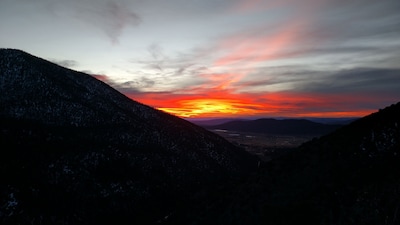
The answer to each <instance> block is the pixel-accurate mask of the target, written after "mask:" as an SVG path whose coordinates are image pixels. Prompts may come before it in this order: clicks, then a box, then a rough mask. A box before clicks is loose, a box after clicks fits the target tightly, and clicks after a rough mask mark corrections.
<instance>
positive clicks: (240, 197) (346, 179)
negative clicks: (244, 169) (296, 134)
mask: <svg viewBox="0 0 400 225" xmlns="http://www.w3.org/2000/svg"><path fill="white" fill-rule="evenodd" d="M399 115H400V103H397V104H395V105H392V106H390V107H387V108H385V109H382V110H380V111H379V112H376V113H373V114H371V115H369V116H367V117H364V118H361V119H359V120H357V121H354V122H353V123H351V124H349V125H347V126H344V127H342V128H340V129H338V130H337V131H335V132H333V133H331V134H329V135H326V136H323V137H321V138H319V139H314V140H312V141H310V142H307V143H305V144H303V145H302V146H300V147H299V148H298V149H297V150H294V151H292V152H291V153H289V154H287V155H284V156H282V157H281V158H278V159H275V160H273V161H271V162H270V163H269V164H267V166H266V167H265V168H263V169H262V172H260V173H259V174H258V175H256V176H254V177H251V178H250V180H249V181H248V182H247V183H245V184H243V185H239V186H238V187H237V188H234V189H232V190H230V191H227V192H226V194H225V195H223V196H219V197H216V198H215V199H214V201H212V202H209V201H207V202H204V203H203V204H204V205H202V206H199V207H198V208H196V209H194V210H192V211H189V212H185V213H184V215H189V216H188V217H191V218H196V220H195V221H196V222H194V223H193V219H191V218H189V219H188V220H187V221H190V223H186V222H187V221H185V219H182V218H180V219H177V223H179V222H181V221H184V222H183V223H186V224H196V223H197V222H198V223H200V224H275V225H276V224H285V225H287V224H337V225H339V224H346V225H347V224H371V225H372V224H399V223H400V126H399V125H400V116H399ZM205 205H207V207H206V206H205ZM210 205H212V206H210ZM203 208H206V209H203ZM199 211H200V213H199ZM191 213H193V214H194V215H192V214H191ZM199 214H200V215H201V216H196V215H199Z"/></svg>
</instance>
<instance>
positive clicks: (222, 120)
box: [186, 117, 359, 127]
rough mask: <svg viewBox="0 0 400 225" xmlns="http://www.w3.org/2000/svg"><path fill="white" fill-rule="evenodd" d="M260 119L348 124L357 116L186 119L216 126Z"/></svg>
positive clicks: (200, 124) (201, 124)
mask: <svg viewBox="0 0 400 225" xmlns="http://www.w3.org/2000/svg"><path fill="white" fill-rule="evenodd" d="M258 119H276V120H286V119H304V120H309V121H311V122H316V123H322V124H336V125H346V124H349V123H351V122H353V121H355V120H356V119H359V118H356V117H339V118H323V117H306V118H293V117H279V118H250V117H246V118H215V119H205V118H202V119H198V118H188V119H186V120H188V121H190V122H192V123H194V124H197V125H199V126H203V127H204V126H216V125H221V124H223V123H227V122H232V121H252V120H258Z"/></svg>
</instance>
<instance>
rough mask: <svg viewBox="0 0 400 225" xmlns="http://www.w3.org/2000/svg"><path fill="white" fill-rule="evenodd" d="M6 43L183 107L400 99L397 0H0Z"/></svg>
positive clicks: (363, 110) (327, 109)
mask: <svg viewBox="0 0 400 225" xmlns="http://www.w3.org/2000/svg"><path fill="white" fill-rule="evenodd" d="M0 48H17V49H21V50H24V51H26V52H28V53H30V54H33V55H36V56H38V57H41V58H44V59H47V60H50V61H52V62H55V63H57V64H59V65H62V66H65V67H68V68H71V69H74V70H77V71H83V72H86V73H89V74H91V75H94V76H95V77H97V78H98V79H100V80H102V81H104V82H106V83H108V84H109V85H111V86H112V87H114V88H116V89H117V90H119V91H121V92H122V93H124V94H125V95H127V96H128V97H130V98H132V99H134V100H137V101H139V102H142V103H144V104H147V105H150V106H153V107H156V108H159V109H161V110H164V111H167V112H170V113H172V114H175V115H178V116H181V117H190V118H202V117H207V118H208V117H249V116H251V117H358V116H365V115H367V114H369V113H371V112H374V111H376V110H378V109H379V108H383V107H385V106H388V105H390V104H393V103H396V102H398V101H400V1H399V0H279V1H278V0H264V1H263V0H247V1H246V0H168V1H167V0H104V1H103V0H35V1H33V0H0Z"/></svg>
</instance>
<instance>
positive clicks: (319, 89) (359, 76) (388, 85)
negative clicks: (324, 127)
mask: <svg viewBox="0 0 400 225" xmlns="http://www.w3.org/2000/svg"><path fill="white" fill-rule="evenodd" d="M399 84H400V69H380V68H354V69H349V70H341V71H338V72H335V73H332V74H330V75H327V76H320V77H316V76H314V77H313V79H310V80H309V81H308V82H302V83H299V84H297V85H296V87H295V89H296V90H298V91H305V92H313V93H316V94H318V93H370V94H372V93H386V94H392V95H393V96H397V98H399V97H400V86H399Z"/></svg>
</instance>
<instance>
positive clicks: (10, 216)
mask: <svg viewBox="0 0 400 225" xmlns="http://www.w3.org/2000/svg"><path fill="white" fill-rule="evenodd" d="M0 91H1V95H0V105H1V108H0V143H1V151H0V178H1V184H0V223H1V224H135V223H139V224H153V223H157V222H159V221H162V220H163V219H164V218H166V217H168V216H169V215H171V214H173V213H174V212H175V210H176V208H178V207H182V205H185V204H188V203H187V202H190V199H191V198H193V196H196V195H199V194H198V193H202V192H204V190H207V189H208V188H212V187H214V186H217V185H221V184H224V183H227V182H233V181H234V180H236V179H241V178H242V177H243V176H245V175H247V174H248V173H250V172H252V171H253V170H254V169H255V167H256V166H257V160H256V159H255V158H254V157H253V156H251V155H250V154H249V153H247V152H245V151H243V150H242V149H238V148H237V147H235V146H233V145H232V144H230V143H229V142H227V141H226V140H225V139H223V138H221V137H219V136H218V135H216V134H213V133H212V132H209V131H207V130H206V129H204V128H201V127H198V126H196V125H194V124H192V123H189V122H187V121H185V120H183V119H180V118H177V117H175V116H172V115H170V114H167V113H164V112H162V111H159V110H156V109H154V108H151V107H149V106H146V105H143V104H141V103H138V102H136V101H133V100H131V99H129V98H127V97H126V96H124V95H123V94H121V93H119V92H118V91H116V90H115V89H113V88H111V87H110V86H108V85H107V84H105V83H103V82H101V81H99V80H97V79H95V78H93V77H92V76H90V75H87V74H84V73H81V72H76V71H73V70H70V69H66V68H63V67H61V66H58V65H56V64H53V63H51V62H49V61H46V60H44V59H41V58H38V57H36V56H33V55H30V54H28V53H26V52H23V51H20V50H15V49H0Z"/></svg>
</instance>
